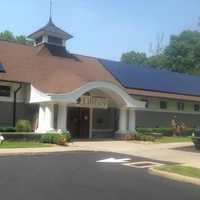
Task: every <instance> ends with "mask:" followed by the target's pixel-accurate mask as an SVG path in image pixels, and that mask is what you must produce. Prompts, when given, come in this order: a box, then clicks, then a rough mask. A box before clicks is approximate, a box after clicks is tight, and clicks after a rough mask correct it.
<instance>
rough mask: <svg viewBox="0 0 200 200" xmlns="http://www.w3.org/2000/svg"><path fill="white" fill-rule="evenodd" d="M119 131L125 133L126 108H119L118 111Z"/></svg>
mask: <svg viewBox="0 0 200 200" xmlns="http://www.w3.org/2000/svg"><path fill="white" fill-rule="evenodd" d="M118 132H119V133H121V134H122V133H127V132H128V131H127V109H126V108H121V109H120V113H119V130H118Z"/></svg>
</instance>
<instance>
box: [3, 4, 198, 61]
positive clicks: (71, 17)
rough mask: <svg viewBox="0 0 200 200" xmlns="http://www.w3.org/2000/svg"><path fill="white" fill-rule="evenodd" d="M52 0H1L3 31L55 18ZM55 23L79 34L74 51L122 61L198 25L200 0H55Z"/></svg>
mask: <svg viewBox="0 0 200 200" xmlns="http://www.w3.org/2000/svg"><path fill="white" fill-rule="evenodd" d="M49 4H50V3H49V0H28V1H27V0H12V1H8V0H1V4H0V8H1V12H0V25H1V26H0V31H4V30H10V31H12V32H13V33H14V34H15V35H29V34H30V33H32V32H34V31H36V30H37V29H39V28H41V27H42V26H44V25H45V24H46V23H47V21H48V18H49ZM52 13H53V14H52V17H53V21H54V23H55V24H56V25H57V26H58V27H60V28H62V29H63V30H65V31H66V32H68V33H70V34H71V35H73V36H74V38H73V39H71V40H70V41H68V42H67V49H68V50H69V51H70V52H72V53H77V54H83V55H88V56H94V57H100V58H106V59H111V60H120V57H121V54H122V53H124V52H128V51H131V50H135V51H138V52H145V53H147V54H148V55H150V45H151V44H154V45H155V44H156V38H157V37H159V35H164V44H165V45H167V44H168V42H169V37H170V35H172V34H179V33H180V32H181V31H183V30H186V29H191V30H198V29H200V27H198V18H199V17H200V0H189V1H187V0H164V1H163V0H53V11H52Z"/></svg>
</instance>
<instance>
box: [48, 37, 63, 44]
mask: <svg viewBox="0 0 200 200" xmlns="http://www.w3.org/2000/svg"><path fill="white" fill-rule="evenodd" d="M48 42H49V43H53V44H59V45H62V39H60V38H57V37H53V36H48Z"/></svg>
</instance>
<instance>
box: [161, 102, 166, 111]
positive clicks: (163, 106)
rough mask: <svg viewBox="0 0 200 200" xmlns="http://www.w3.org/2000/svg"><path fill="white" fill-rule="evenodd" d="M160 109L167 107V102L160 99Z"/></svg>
mask: <svg viewBox="0 0 200 200" xmlns="http://www.w3.org/2000/svg"><path fill="white" fill-rule="evenodd" d="M160 109H167V102H166V101H160Z"/></svg>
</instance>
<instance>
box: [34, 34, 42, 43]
mask: <svg viewBox="0 0 200 200" xmlns="http://www.w3.org/2000/svg"><path fill="white" fill-rule="evenodd" d="M42 39H43V38H42V36H41V37H39V38H37V39H36V40H35V43H36V44H40V43H41V42H42Z"/></svg>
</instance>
